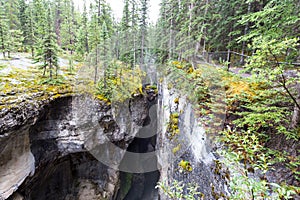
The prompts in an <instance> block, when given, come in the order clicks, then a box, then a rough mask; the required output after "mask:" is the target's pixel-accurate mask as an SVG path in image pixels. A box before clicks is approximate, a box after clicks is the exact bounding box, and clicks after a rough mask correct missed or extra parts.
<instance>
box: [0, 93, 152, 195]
mask: <svg viewBox="0 0 300 200" xmlns="http://www.w3.org/2000/svg"><path fill="white" fill-rule="evenodd" d="M132 102H134V103H132ZM44 103H45V104H38V105H34V106H29V107H30V109H26V105H24V106H25V107H24V110H25V113H24V110H19V111H18V110H15V111H14V112H13V113H10V112H9V111H5V112H2V114H3V113H5V115H4V114H3V116H4V117H3V118H2V119H1V120H2V121H1V122H3V123H4V124H1V126H0V131H1V135H0V164H1V165H0V177H1V181H0V199H1V198H2V199H7V198H8V197H10V198H11V199H15V198H18V199H22V198H24V199H38V200H43V199H85V200H89V199H91V200H92V199H107V198H110V197H112V196H113V194H114V193H115V186H116V185H117V182H118V181H119V177H118V176H119V173H118V169H117V168H116V167H118V164H119V163H120V162H121V160H122V156H123V155H124V154H123V152H118V156H117V158H119V159H118V160H116V161H115V162H116V163H114V164H115V166H109V167H108V166H106V165H104V164H103V162H100V161H99V159H98V157H97V156H99V154H100V155H102V154H105V155H111V154H112V153H115V152H111V151H114V150H111V149H105V148H98V147H99V146H105V145H106V144H113V145H117V146H120V147H121V148H124V149H126V148H127V146H128V144H129V143H130V142H131V141H132V140H133V138H134V136H135V134H136V133H137V132H138V130H139V129H140V128H141V125H142V124H144V122H145V120H146V118H147V116H148V102H147V99H146V97H143V96H138V97H137V98H136V99H133V100H131V101H130V102H129V101H128V102H127V104H124V105H123V107H122V109H120V108H119V107H114V108H113V109H111V106H107V105H106V104H101V103H100V102H98V101H96V100H94V99H92V98H91V97H89V96H76V97H64V98H59V99H56V100H54V101H49V102H44ZM27 110H30V111H29V112H28V113H26V111H27ZM19 114H20V115H21V116H22V117H21V118H19V116H18V115H19ZM122 115H125V116H122ZM17 119H20V120H17ZM119 119H126V120H127V121H126V123H123V122H122V121H119ZM6 123H7V124H6ZM128 124H130V125H128ZM94 149H96V150H94ZM124 153H125V152H124ZM118 162H119V163H118ZM104 163H105V162H104ZM105 164H106V163H105ZM110 167H112V168H110Z"/></svg>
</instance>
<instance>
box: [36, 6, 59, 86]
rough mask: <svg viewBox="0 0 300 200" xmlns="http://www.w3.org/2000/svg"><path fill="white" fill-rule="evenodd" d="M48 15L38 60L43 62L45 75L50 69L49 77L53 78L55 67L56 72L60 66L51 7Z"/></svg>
mask: <svg viewBox="0 0 300 200" xmlns="http://www.w3.org/2000/svg"><path fill="white" fill-rule="evenodd" d="M47 14H48V17H47V27H45V31H46V32H45V34H46V35H45V37H43V39H42V45H41V47H40V48H39V49H38V51H37V56H36V59H35V60H36V62H41V63H43V64H42V68H43V71H44V72H43V76H45V75H46V71H47V69H48V71H49V78H50V80H52V78H53V70H54V69H55V74H56V76H57V72H58V69H59V66H58V55H57V54H58V45H57V38H56V36H55V33H54V30H53V24H52V20H51V19H52V16H51V11H50V7H49V8H48V12H47Z"/></svg>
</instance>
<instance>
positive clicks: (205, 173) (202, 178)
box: [157, 83, 229, 199]
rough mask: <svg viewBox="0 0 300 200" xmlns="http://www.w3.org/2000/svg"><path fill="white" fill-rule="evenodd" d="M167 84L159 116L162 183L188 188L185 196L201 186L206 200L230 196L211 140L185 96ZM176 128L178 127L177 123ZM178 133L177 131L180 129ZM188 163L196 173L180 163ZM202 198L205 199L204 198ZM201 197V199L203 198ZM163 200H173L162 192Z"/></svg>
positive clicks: (163, 88) (160, 101) (164, 88)
mask: <svg viewBox="0 0 300 200" xmlns="http://www.w3.org/2000/svg"><path fill="white" fill-rule="evenodd" d="M167 85H168V84H166V83H162V84H161V87H160V94H161V98H160V99H158V116H159V117H160V122H159V125H158V127H160V129H159V131H158V132H159V133H160V134H158V138H157V151H158V153H159V154H158V163H159V164H160V165H161V170H160V173H161V176H160V181H161V182H164V183H165V184H167V185H169V186H170V185H172V184H173V183H174V181H175V180H176V181H178V182H182V183H183V184H184V185H185V189H184V191H185V193H186V191H187V187H188V186H189V184H192V185H195V184H197V185H198V186H199V188H198V191H199V192H201V193H202V195H203V196H204V199H219V198H221V196H226V195H229V191H228V187H227V185H226V180H225V179H224V178H222V177H221V175H222V174H221V173H222V172H221V169H220V167H219V166H217V165H218V163H217V160H218V158H216V156H215V155H214V153H213V150H212V149H213V148H212V144H211V142H210V139H209V137H208V136H207V134H206V133H205V131H204V129H203V128H202V125H201V123H200V122H199V121H198V119H197V117H195V115H194V112H193V109H192V106H191V104H189V103H188V101H187V99H186V97H185V96H181V95H180V94H178V93H176V90H174V89H168V88H167ZM172 115H173V116H175V115H177V116H178V121H177V119H176V120H175V123H176V126H178V132H177V133H176V134H174V128H173V130H172V131H173V135H172V132H171V133H170V130H168V129H170V128H168V127H170V125H171V126H172V124H171V123H172V120H174V117H172ZM173 125H174V123H173ZM176 129H177V128H176ZM182 160H184V161H188V162H190V164H191V166H192V168H193V169H192V171H188V170H186V169H184V168H182V167H181V166H179V163H180V162H181V161H182ZM203 196H202V197H203ZM202 197H201V195H199V196H198V197H197V199H201V198H202ZM160 199H169V198H168V197H167V196H166V194H164V193H163V192H162V191H160Z"/></svg>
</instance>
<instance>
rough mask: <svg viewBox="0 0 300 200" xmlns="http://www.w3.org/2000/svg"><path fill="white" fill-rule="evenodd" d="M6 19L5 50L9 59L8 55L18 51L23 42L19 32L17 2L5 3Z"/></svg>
mask: <svg viewBox="0 0 300 200" xmlns="http://www.w3.org/2000/svg"><path fill="white" fill-rule="evenodd" d="M4 6H5V12H6V13H7V14H6V17H7V19H8V28H9V30H8V34H7V44H6V50H7V52H8V57H9V58H10V53H11V52H15V51H18V50H19V48H20V46H21V45H22V42H23V39H24V38H23V37H22V34H23V33H22V31H21V30H20V28H21V24H20V20H19V15H20V13H19V1H18V0H11V1H6V2H5V4H4Z"/></svg>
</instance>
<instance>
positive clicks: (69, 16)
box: [0, 0, 300, 199]
mask: <svg viewBox="0 0 300 200" xmlns="http://www.w3.org/2000/svg"><path fill="white" fill-rule="evenodd" d="M109 2H110V1H106V0H93V1H86V0H84V1H83V6H82V7H80V8H79V7H78V5H77V4H76V3H75V2H74V0H0V50H1V52H2V56H1V57H0V60H1V62H0V80H1V83H0V90H1V97H3V96H5V95H6V94H11V93H12V91H16V90H18V92H17V93H24V91H25V92H28V88H31V89H29V93H30V92H33V91H36V90H45V91H46V93H51V94H52V93H54V96H52V97H51V98H57V97H59V95H60V94H56V93H57V92H58V93H64V94H65V93H70V94H73V93H75V92H74V91H71V90H73V89H74V87H75V88H76V89H77V90H79V92H80V93H82V92H83V91H84V92H90V93H92V94H93V95H95V97H96V98H98V99H100V100H101V101H104V102H106V104H108V105H110V104H112V103H114V102H124V101H125V100H126V99H128V98H131V97H132V96H134V95H135V94H143V93H144V92H145V86H144V85H145V83H144V82H143V81H144V80H145V76H147V75H146V74H145V71H143V69H144V68H147V67H149V65H156V66H158V67H157V71H158V72H159V73H161V74H160V76H159V79H158V80H157V81H158V82H160V84H161V83H162V82H163V79H168V86H167V87H168V88H175V89H176V90H177V91H180V95H182V96H187V100H188V101H190V102H191V103H192V104H193V108H194V110H195V112H196V113H197V117H198V118H199V120H200V121H201V122H202V123H203V125H204V127H205V128H206V129H207V130H206V131H207V134H210V135H211V140H213V141H215V143H216V144H217V145H218V147H220V149H221V150H220V151H219V152H218V154H219V155H220V156H221V157H223V159H222V160H220V161H218V163H217V162H216V165H217V166H219V165H220V166H222V168H227V169H230V170H229V171H230V177H229V175H228V173H227V172H226V173H225V172H222V170H219V169H218V170H217V169H216V170H215V173H217V174H219V175H220V176H223V177H224V179H225V180H226V181H227V182H228V186H229V188H230V195H229V196H227V195H224V194H223V193H222V194H221V193H217V192H214V190H213V189H212V194H213V196H214V198H215V199H297V198H299V195H300V142H299V139H300V79H299V75H300V74H299V72H300V71H299V69H300V1H299V0H284V1H279V0H226V1H225V0H161V3H160V11H159V18H158V20H157V22H156V23H155V24H154V23H150V20H149V6H151V0H123V3H124V8H123V15H122V18H121V19H120V20H117V19H115V16H114V15H113V11H112V9H111V6H110V3H109ZM19 55H23V56H24V55H25V56H24V57H26V58H29V59H32V63H34V66H35V67H34V68H30V69H28V70H26V72H24V71H20V69H15V68H13V70H16V71H15V74H14V71H12V74H8V75H7V74H1V72H2V70H3V69H5V68H7V66H6V65H5V64H3V62H2V61H10V60H14V59H15V57H16V56H19ZM61 59H63V60H64V61H65V63H64V64H63V65H62V64H60V63H61V62H60V60H61ZM78 72H79V74H80V76H81V77H79V78H78V76H76V74H78ZM33 75H34V76H35V77H34V78H33V79H29V77H30V78H32V76H33ZM15 76H20V80H19V81H21V82H22V81H23V82H22V84H21V85H13V84H11V83H10V82H9V81H10V78H12V77H13V78H14V77H15ZM79 79H80V80H79ZM75 84H78V85H79V86H78V85H76V86H74V85H75ZM80 84H82V85H85V87H83V86H82V85H80ZM156 85H159V83H151V85H150V86H148V88H146V89H149V88H150V89H153V91H154V92H155V93H159V90H158V89H157V86H156ZM86 86H88V87H86ZM82 87H83V88H82ZM48 97H49V96H48V95H46V94H45V96H44V97H43V98H48ZM6 101H7V99H3V100H1V101H0V102H1V104H0V110H1V109H6V108H7V107H8V105H10V104H8V103H7V102H6ZM178 101H179V100H178V99H177V100H175V103H177V104H178V103H179V102H178ZM14 103H16V104H17V103H19V102H18V101H17V100H16V101H14ZM174 118H176V117H174ZM174 118H173V119H172V116H171V117H170V124H169V128H168V129H167V130H168V137H169V139H170V141H172V140H174V138H176V137H177V136H178V135H179V134H180V133H179V129H178V127H177V125H178V121H176V120H178V119H177V118H178V117H177V118H176V119H175V121H176V122H174ZM172 120H173V121H172ZM0 122H1V121H0ZM179 123H180V122H179ZM176 148H177V149H176ZM179 148H180V147H175V148H174V149H173V153H174V154H176V152H177V151H178V149H179ZM219 162H220V163H219ZM179 166H180V167H181V168H182V170H183V171H187V173H189V172H188V171H192V170H194V169H192V168H190V166H187V165H186V163H184V164H182V163H179ZM220 168H221V167H220ZM276 172H280V175H276ZM270 177H271V178H270ZM195 184H197V183H195ZM157 187H158V188H159V189H160V190H162V191H163V192H164V193H165V194H166V195H167V196H168V197H169V198H170V199H206V198H205V197H204V196H203V195H201V192H197V186H196V188H193V189H190V190H182V188H181V187H186V186H184V185H180V183H178V182H174V183H164V182H159V183H158V185H157ZM200 187H201V186H200ZM180 188H181V189H180Z"/></svg>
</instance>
